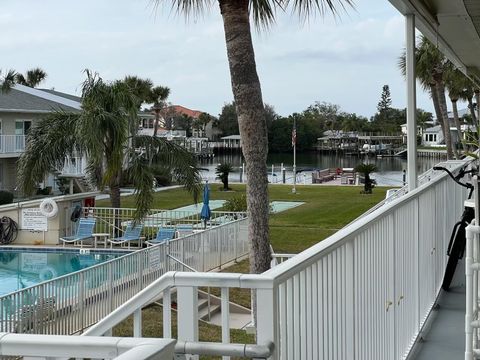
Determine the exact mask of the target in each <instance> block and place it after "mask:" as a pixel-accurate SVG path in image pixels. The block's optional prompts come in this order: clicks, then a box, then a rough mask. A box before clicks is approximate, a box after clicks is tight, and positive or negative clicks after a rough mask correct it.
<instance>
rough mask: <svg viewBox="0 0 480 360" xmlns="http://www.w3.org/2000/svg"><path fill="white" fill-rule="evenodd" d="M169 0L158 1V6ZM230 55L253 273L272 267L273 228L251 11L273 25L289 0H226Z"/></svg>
mask: <svg viewBox="0 0 480 360" xmlns="http://www.w3.org/2000/svg"><path fill="white" fill-rule="evenodd" d="M162 1H166V0H155V2H156V3H157V4H158V3H160V2H162ZM172 2H173V8H175V9H176V10H177V11H178V12H179V13H184V14H186V15H187V16H189V15H196V14H198V13H199V12H202V11H203V10H206V9H209V8H211V7H212V6H211V5H214V4H216V2H215V1H213V0H210V1H209V0H206V1H201V0H193V1H190V0H172ZM218 4H219V7H220V13H221V15H222V19H223V27H224V31H225V42H226V48H227V58H228V63H229V67H230V76H231V84H232V91H233V97H234V101H235V105H236V112H237V114H238V123H239V130H240V135H241V137H242V144H243V145H242V151H243V156H244V157H245V162H246V171H247V176H248V179H247V202H248V218H249V231H248V237H249V241H250V244H251V246H250V271H251V272H252V273H262V272H264V271H266V270H267V269H269V268H270V258H271V254H270V242H269V232H268V215H269V201H268V179H267V163H266V161H267V152H268V142H267V126H266V118H265V108H264V102H263V98H262V90H261V86H260V80H259V78H258V74H257V67H256V63H255V53H254V49H253V43H252V35H251V28H250V14H252V17H253V21H254V23H255V24H256V25H257V27H259V28H260V27H262V26H264V27H268V26H269V25H271V24H272V23H273V22H274V21H275V14H276V11H278V10H280V11H283V10H284V9H285V7H286V6H287V5H288V4H289V3H288V0H280V1H275V0H265V1H254V0H245V1H238V0H220V1H219V2H218ZM345 5H352V0H305V1H295V2H293V8H294V11H296V12H297V13H299V14H300V15H302V16H308V15H310V14H312V13H314V12H316V11H318V12H319V13H320V14H322V15H323V14H324V13H326V12H327V11H331V12H333V13H334V14H337V13H338V11H339V9H343V8H344V7H345Z"/></svg>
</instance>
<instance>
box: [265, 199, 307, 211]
mask: <svg viewBox="0 0 480 360" xmlns="http://www.w3.org/2000/svg"><path fill="white" fill-rule="evenodd" d="M303 204H305V203H304V202H301V201H272V202H271V203H270V210H271V212H272V213H274V214H276V213H279V212H282V211H286V210H290V209H293V208H296V207H297V206H300V205H303Z"/></svg>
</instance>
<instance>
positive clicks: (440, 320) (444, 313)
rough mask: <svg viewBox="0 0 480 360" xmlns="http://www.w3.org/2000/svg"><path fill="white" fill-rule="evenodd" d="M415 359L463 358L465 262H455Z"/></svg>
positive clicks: (416, 351)
mask: <svg viewBox="0 0 480 360" xmlns="http://www.w3.org/2000/svg"><path fill="white" fill-rule="evenodd" d="M438 305H439V307H438V308H437V309H436V310H434V311H433V312H432V314H431V321H430V324H428V325H427V327H428V328H427V329H426V330H425V333H424V335H423V341H420V342H419V343H418V346H417V347H416V349H415V355H414V356H413V357H412V359H415V360H432V359H436V360H443V359H445V360H447V359H448V360H451V359H463V358H464V356H465V355H464V354H465V262H464V261H463V260H462V261H460V262H459V263H458V266H457V270H456V272H455V277H454V279H453V282H452V286H451V288H450V291H449V292H448V293H447V292H444V291H442V293H441V294H440V297H439V299H438Z"/></svg>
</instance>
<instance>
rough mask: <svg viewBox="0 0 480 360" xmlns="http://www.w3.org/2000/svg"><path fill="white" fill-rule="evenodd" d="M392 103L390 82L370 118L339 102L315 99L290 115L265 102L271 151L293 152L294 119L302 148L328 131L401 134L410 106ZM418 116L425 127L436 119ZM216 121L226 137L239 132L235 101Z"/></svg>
mask: <svg viewBox="0 0 480 360" xmlns="http://www.w3.org/2000/svg"><path fill="white" fill-rule="evenodd" d="M391 103H392V101H391V98H390V90H389V87H388V85H385V86H384V87H383V90H382V95H381V100H380V102H379V104H378V107H377V113H376V114H375V115H374V116H372V117H371V118H370V119H368V118H366V117H364V116H361V115H357V114H355V113H348V112H345V111H342V110H341V108H340V106H339V105H335V104H330V103H327V102H319V101H318V102H315V103H314V104H312V105H310V106H309V107H308V108H307V109H305V110H304V111H302V112H300V113H293V114H291V115H289V116H286V117H283V116H280V115H278V114H277V113H276V112H275V109H274V108H273V106H271V105H268V104H265V112H266V119H267V129H268V148H269V152H288V151H291V149H292V145H291V136H292V129H293V124H294V121H296V124H297V150H298V151H308V150H312V149H314V148H315V145H316V144H317V139H318V138H319V137H322V136H323V135H324V133H325V132H326V131H327V130H331V131H344V132H361V133H377V134H380V133H383V134H384V133H390V134H393V133H396V134H398V133H400V131H401V125H402V124H405V123H406V109H397V108H394V107H392V106H391ZM417 117H418V123H419V125H421V126H423V127H426V126H427V122H428V121H431V120H432V114H431V113H429V112H426V111H424V110H422V109H419V110H418V113H417ZM216 124H217V127H218V128H219V129H220V130H221V131H222V136H228V135H235V134H238V119H237V113H236V110H235V104H234V103H233V102H232V103H227V104H225V105H224V106H223V108H222V111H221V113H220V115H219V116H218V119H217V120H216Z"/></svg>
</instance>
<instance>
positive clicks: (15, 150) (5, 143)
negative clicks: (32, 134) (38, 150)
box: [0, 135, 26, 158]
mask: <svg viewBox="0 0 480 360" xmlns="http://www.w3.org/2000/svg"><path fill="white" fill-rule="evenodd" d="M25 138H26V136H25V135H0V158H8V157H18V156H20V155H21V154H22V153H23V152H24V151H25V140H26V139H25Z"/></svg>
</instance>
